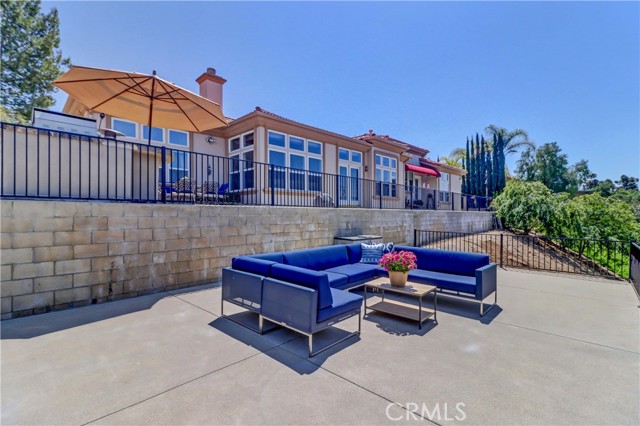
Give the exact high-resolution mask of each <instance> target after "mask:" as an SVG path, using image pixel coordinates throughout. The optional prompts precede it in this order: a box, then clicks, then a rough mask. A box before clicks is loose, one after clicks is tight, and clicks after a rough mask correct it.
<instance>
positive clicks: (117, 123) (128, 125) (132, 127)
mask: <svg viewBox="0 0 640 426" xmlns="http://www.w3.org/2000/svg"><path fill="white" fill-rule="evenodd" d="M111 126H113V129H114V130H117V131H119V132H120V133H122V134H124V135H125V136H126V137H129V138H137V137H138V125H137V124H136V123H134V122H133V121H128V120H123V119H121V118H115V117H113V118H112V119H111Z"/></svg>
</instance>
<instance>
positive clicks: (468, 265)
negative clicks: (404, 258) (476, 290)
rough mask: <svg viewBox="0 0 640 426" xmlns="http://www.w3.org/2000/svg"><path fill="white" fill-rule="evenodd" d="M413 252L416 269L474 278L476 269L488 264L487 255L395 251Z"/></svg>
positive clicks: (453, 252) (444, 251) (419, 249)
mask: <svg viewBox="0 0 640 426" xmlns="http://www.w3.org/2000/svg"><path fill="white" fill-rule="evenodd" d="M400 250H407V251H411V252H413V253H414V254H415V255H416V257H417V259H418V269H424V270H427V271H435V272H444V273H449V274H455V275H467V276H469V277H474V276H475V274H476V269H479V268H482V267H483V266H487V265H488V264H489V255H488V254H480V253H464V252H460V251H450V250H436V249H426V248H418V247H407V246H399V247H396V251H400Z"/></svg>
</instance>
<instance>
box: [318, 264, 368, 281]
mask: <svg viewBox="0 0 640 426" xmlns="http://www.w3.org/2000/svg"><path fill="white" fill-rule="evenodd" d="M377 270H378V265H368V264H366V263H354V264H352V265H342V266H336V267H335V268H331V269H327V270H325V272H333V273H338V274H343V275H346V276H347V277H349V282H350V283H352V282H355V281H361V280H365V279H367V278H373V277H374V276H375V275H376V271H377ZM332 287H335V286H332Z"/></svg>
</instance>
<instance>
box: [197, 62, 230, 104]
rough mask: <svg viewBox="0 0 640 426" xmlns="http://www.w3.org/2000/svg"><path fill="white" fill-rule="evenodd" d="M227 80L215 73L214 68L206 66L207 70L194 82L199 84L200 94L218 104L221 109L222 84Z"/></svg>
mask: <svg viewBox="0 0 640 426" xmlns="http://www.w3.org/2000/svg"><path fill="white" fill-rule="evenodd" d="M226 82H227V80H225V79H224V78H222V77H220V76H219V75H216V70H215V69H214V68H207V72H205V73H204V74H202V75H201V76H200V77H198V78H197V79H196V83H198V84H199V85H200V96H202V97H203V98H207V99H209V100H211V101H213V102H215V103H217V104H219V105H220V109H222V85H223V84H225V83H226Z"/></svg>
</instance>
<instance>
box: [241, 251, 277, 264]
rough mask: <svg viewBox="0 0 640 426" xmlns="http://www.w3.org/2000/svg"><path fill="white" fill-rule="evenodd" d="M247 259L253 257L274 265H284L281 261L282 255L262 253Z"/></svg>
mask: <svg viewBox="0 0 640 426" xmlns="http://www.w3.org/2000/svg"><path fill="white" fill-rule="evenodd" d="M249 257H253V258H254V259H263V260H270V261H272V262H276V263H284V261H283V260H282V253H262V254H252V255H249Z"/></svg>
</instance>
